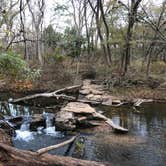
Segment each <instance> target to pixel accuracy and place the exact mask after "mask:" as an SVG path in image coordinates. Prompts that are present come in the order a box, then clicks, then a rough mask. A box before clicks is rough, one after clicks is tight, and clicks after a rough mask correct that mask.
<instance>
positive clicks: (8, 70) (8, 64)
mask: <svg viewBox="0 0 166 166" xmlns="http://www.w3.org/2000/svg"><path fill="white" fill-rule="evenodd" d="M26 68H27V63H26V62H25V61H24V60H22V59H21V57H19V56H18V55H17V54H14V53H12V52H10V53H1V54H0V73H1V75H4V76H10V77H16V76H18V75H21V74H22V73H23V72H24V71H25V69H26Z"/></svg>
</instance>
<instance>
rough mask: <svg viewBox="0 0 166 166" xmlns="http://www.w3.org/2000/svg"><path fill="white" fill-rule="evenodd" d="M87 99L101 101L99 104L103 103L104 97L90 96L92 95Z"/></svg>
mask: <svg viewBox="0 0 166 166" xmlns="http://www.w3.org/2000/svg"><path fill="white" fill-rule="evenodd" d="M86 98H87V99H88V100H93V101H99V102H102V101H103V99H102V95H93V94H90V95H87V96H86Z"/></svg>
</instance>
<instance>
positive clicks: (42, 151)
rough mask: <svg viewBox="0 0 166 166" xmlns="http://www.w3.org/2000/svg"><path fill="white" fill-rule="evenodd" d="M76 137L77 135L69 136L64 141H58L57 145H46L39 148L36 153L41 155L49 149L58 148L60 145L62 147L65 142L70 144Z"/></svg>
mask: <svg viewBox="0 0 166 166" xmlns="http://www.w3.org/2000/svg"><path fill="white" fill-rule="evenodd" d="M76 137H77V136H74V137H72V138H70V139H69V140H67V141H64V142H62V143H60V144H57V145H52V146H48V147H46V148H42V149H39V150H38V151H37V153H38V155H42V154H44V153H47V152H48V151H50V150H54V149H57V148H60V147H62V146H65V145H67V144H70V143H72V142H73V141H74V140H75V139H76Z"/></svg>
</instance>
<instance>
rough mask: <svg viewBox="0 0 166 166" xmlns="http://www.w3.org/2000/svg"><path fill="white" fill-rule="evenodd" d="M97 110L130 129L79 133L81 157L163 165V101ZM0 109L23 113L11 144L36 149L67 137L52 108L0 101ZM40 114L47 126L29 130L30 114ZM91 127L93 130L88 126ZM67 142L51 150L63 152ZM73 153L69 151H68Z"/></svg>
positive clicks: (165, 138)
mask: <svg viewBox="0 0 166 166" xmlns="http://www.w3.org/2000/svg"><path fill="white" fill-rule="evenodd" d="M97 110H100V111H103V113H104V114H105V115H106V116H107V117H109V118H112V120H113V121H114V122H115V123H116V124H118V125H120V126H123V127H125V128H128V129H129V133H128V134H115V133H113V132H105V131H101V132H98V133H97V134H86V133H84V132H82V133H81V134H82V135H83V136H84V137H85V138H86V139H85V141H84V155H83V157H82V158H83V159H87V160H96V161H106V162H110V163H112V165H115V166H121V165H125V166H137V165H139V166H140V165H142V166H144V165H145V166H165V163H166V157H165V156H166V104H164V103H163V104H157V103H153V104H150V103H149V104H143V105H142V106H141V107H139V108H132V107H127V106H123V107H118V108H115V107H98V108H97ZM0 111H1V113H3V114H4V115H5V116H6V117H8V116H19V115H23V116H24V120H23V123H22V125H21V127H20V129H18V130H16V136H15V137H13V144H14V146H15V147H17V148H19V149H28V150H33V151H35V150H38V149H40V148H43V147H46V146H49V145H54V144H57V143H60V142H63V141H65V140H66V139H68V138H69V137H70V136H67V135H65V133H62V132H59V131H56V127H55V126H54V125H53V110H48V109H46V108H40V109H39V108H33V107H24V106H19V105H12V104H9V103H3V102H2V103H0ZM36 113H41V114H43V115H44V116H45V118H46V128H43V127H41V126H39V127H38V129H37V131H30V129H29V123H30V121H31V115H33V114H36ZM89 130H93V129H89ZM67 149H68V145H66V146H64V147H61V148H59V149H56V150H54V151H51V152H50V153H52V154H58V155H66V151H67ZM68 155H72V154H68Z"/></svg>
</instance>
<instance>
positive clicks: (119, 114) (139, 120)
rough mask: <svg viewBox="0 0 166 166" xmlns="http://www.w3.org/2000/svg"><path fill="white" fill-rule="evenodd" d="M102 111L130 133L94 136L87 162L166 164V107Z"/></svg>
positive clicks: (117, 165)
mask: <svg viewBox="0 0 166 166" xmlns="http://www.w3.org/2000/svg"><path fill="white" fill-rule="evenodd" d="M101 109H102V110H103V111H104V113H105V114H106V115H107V117H110V118H112V119H113V121H114V122H115V123H116V124H119V125H121V126H123V127H126V128H128V129H129V133H128V134H125V135H118V134H113V133H104V132H103V133H100V134H98V135H95V136H92V137H91V139H89V140H87V143H86V144H87V146H86V154H85V159H89V160H97V161H108V162H110V163H112V165H115V166H121V165H123V166H165V165H166V104H146V105H144V106H143V107H141V108H139V109H135V108H129V107H128V108H124V107H121V108H110V107H105V108H101Z"/></svg>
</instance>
